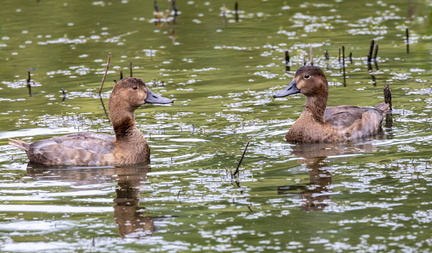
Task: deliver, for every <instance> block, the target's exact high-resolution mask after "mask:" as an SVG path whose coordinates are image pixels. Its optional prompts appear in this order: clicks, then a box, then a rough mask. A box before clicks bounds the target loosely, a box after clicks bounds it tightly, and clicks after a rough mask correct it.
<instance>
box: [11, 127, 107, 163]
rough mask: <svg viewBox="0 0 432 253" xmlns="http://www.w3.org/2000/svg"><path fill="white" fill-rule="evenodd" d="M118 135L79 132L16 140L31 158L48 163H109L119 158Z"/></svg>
mask: <svg viewBox="0 0 432 253" xmlns="http://www.w3.org/2000/svg"><path fill="white" fill-rule="evenodd" d="M114 141H115V137H114V136H110V135H106V134H98V133H77V134H71V135H66V136H59V137H53V138H50V139H45V140H41V141H37V142H34V143H26V142H23V141H19V140H12V141H11V144H12V145H14V146H17V147H19V148H21V149H24V150H25V151H26V152H27V155H28V157H29V159H30V161H31V162H34V163H39V164H45V165H106V164H109V163H110V162H112V161H113V160H114V159H115V155H114V149H115V144H114Z"/></svg>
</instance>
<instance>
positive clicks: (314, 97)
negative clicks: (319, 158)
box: [273, 65, 391, 143]
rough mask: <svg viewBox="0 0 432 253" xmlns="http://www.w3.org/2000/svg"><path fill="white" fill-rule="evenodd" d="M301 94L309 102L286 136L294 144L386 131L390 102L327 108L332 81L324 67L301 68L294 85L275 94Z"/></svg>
mask: <svg viewBox="0 0 432 253" xmlns="http://www.w3.org/2000/svg"><path fill="white" fill-rule="evenodd" d="M388 92H389V91H388ZM299 93H301V94H303V95H305V96H306V103H305V105H304V108H303V112H302V113H301V114H300V117H299V118H298V119H297V120H296V121H295V122H294V124H293V125H292V126H291V128H290V129H289V131H288V132H287V134H286V136H285V137H286V140H287V141H288V142H291V143H335V142H349V141H354V140H357V139H361V138H366V137H369V136H373V135H376V134H378V133H382V128H381V124H382V121H383V118H384V115H385V114H386V113H388V112H389V111H390V110H391V106H390V104H389V103H386V102H383V103H380V104H378V105H377V106H375V107H362V106H353V105H340V106H332V107H327V100H328V82H327V78H326V76H325V74H324V72H323V71H322V69H321V68H319V67H317V66H307V65H305V66H302V67H300V68H299V69H298V70H297V71H296V73H295V75H294V78H293V80H292V81H291V82H290V84H289V85H288V86H287V87H286V88H285V89H283V90H280V91H278V92H276V93H275V94H274V95H273V97H274V98H280V97H285V96H288V95H294V94H299Z"/></svg>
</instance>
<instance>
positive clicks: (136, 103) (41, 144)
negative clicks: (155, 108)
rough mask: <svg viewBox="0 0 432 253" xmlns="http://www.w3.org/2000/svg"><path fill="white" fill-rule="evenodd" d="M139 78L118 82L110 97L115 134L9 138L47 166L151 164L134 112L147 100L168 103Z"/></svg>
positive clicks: (147, 101) (37, 161)
mask: <svg viewBox="0 0 432 253" xmlns="http://www.w3.org/2000/svg"><path fill="white" fill-rule="evenodd" d="M172 102H173V101H172V100H171V99H167V98H164V97H161V96H158V95H155V94H154V93H153V92H152V91H151V90H150V89H149V88H148V87H147V86H146V84H145V83H144V82H143V81H142V80H141V79H138V78H125V79H122V80H120V81H119V82H117V83H116V84H115V86H114V88H113V90H112V93H111V95H110V98H109V105H108V109H109V111H110V120H111V123H112V125H113V128H114V132H115V136H111V135H107V134H99V133H90V132H88V133H76V134H71V135H66V136H59V137H53V138H50V139H45V140H41V141H37V142H33V143H27V142H24V141H21V140H10V142H9V143H10V144H11V145H13V146H16V147H18V148H20V149H23V150H25V152H26V153H27V156H28V158H29V159H30V162H33V163H38V164H44V165H78V166H86V165H93V166H94V165H96V166H99V165H131V164H143V163H150V148H149V146H148V144H147V141H146V140H145V138H144V136H143V135H142V134H141V132H140V131H139V130H138V128H136V126H135V117H134V111H135V110H136V109H138V108H139V107H140V106H142V105H143V104H145V103H150V104H168V103H172Z"/></svg>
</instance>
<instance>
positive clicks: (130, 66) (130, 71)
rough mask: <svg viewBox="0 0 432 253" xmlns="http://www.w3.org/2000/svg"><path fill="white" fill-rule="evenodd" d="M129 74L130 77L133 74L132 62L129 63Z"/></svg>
mask: <svg viewBox="0 0 432 253" xmlns="http://www.w3.org/2000/svg"><path fill="white" fill-rule="evenodd" d="M129 74H130V77H132V76H133V73H132V61H131V62H129Z"/></svg>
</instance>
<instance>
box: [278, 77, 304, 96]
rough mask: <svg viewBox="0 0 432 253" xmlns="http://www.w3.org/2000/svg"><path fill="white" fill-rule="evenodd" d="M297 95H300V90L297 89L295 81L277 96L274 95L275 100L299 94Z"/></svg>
mask: <svg viewBox="0 0 432 253" xmlns="http://www.w3.org/2000/svg"><path fill="white" fill-rule="evenodd" d="M297 93H300V90H299V89H297V86H296V81H295V79H294V80H293V81H292V82H291V83H290V84H288V86H287V87H286V88H285V89H283V90H280V91H278V92H276V93H275V94H273V97H274V98H282V97H286V96H288V95H293V94H297Z"/></svg>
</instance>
